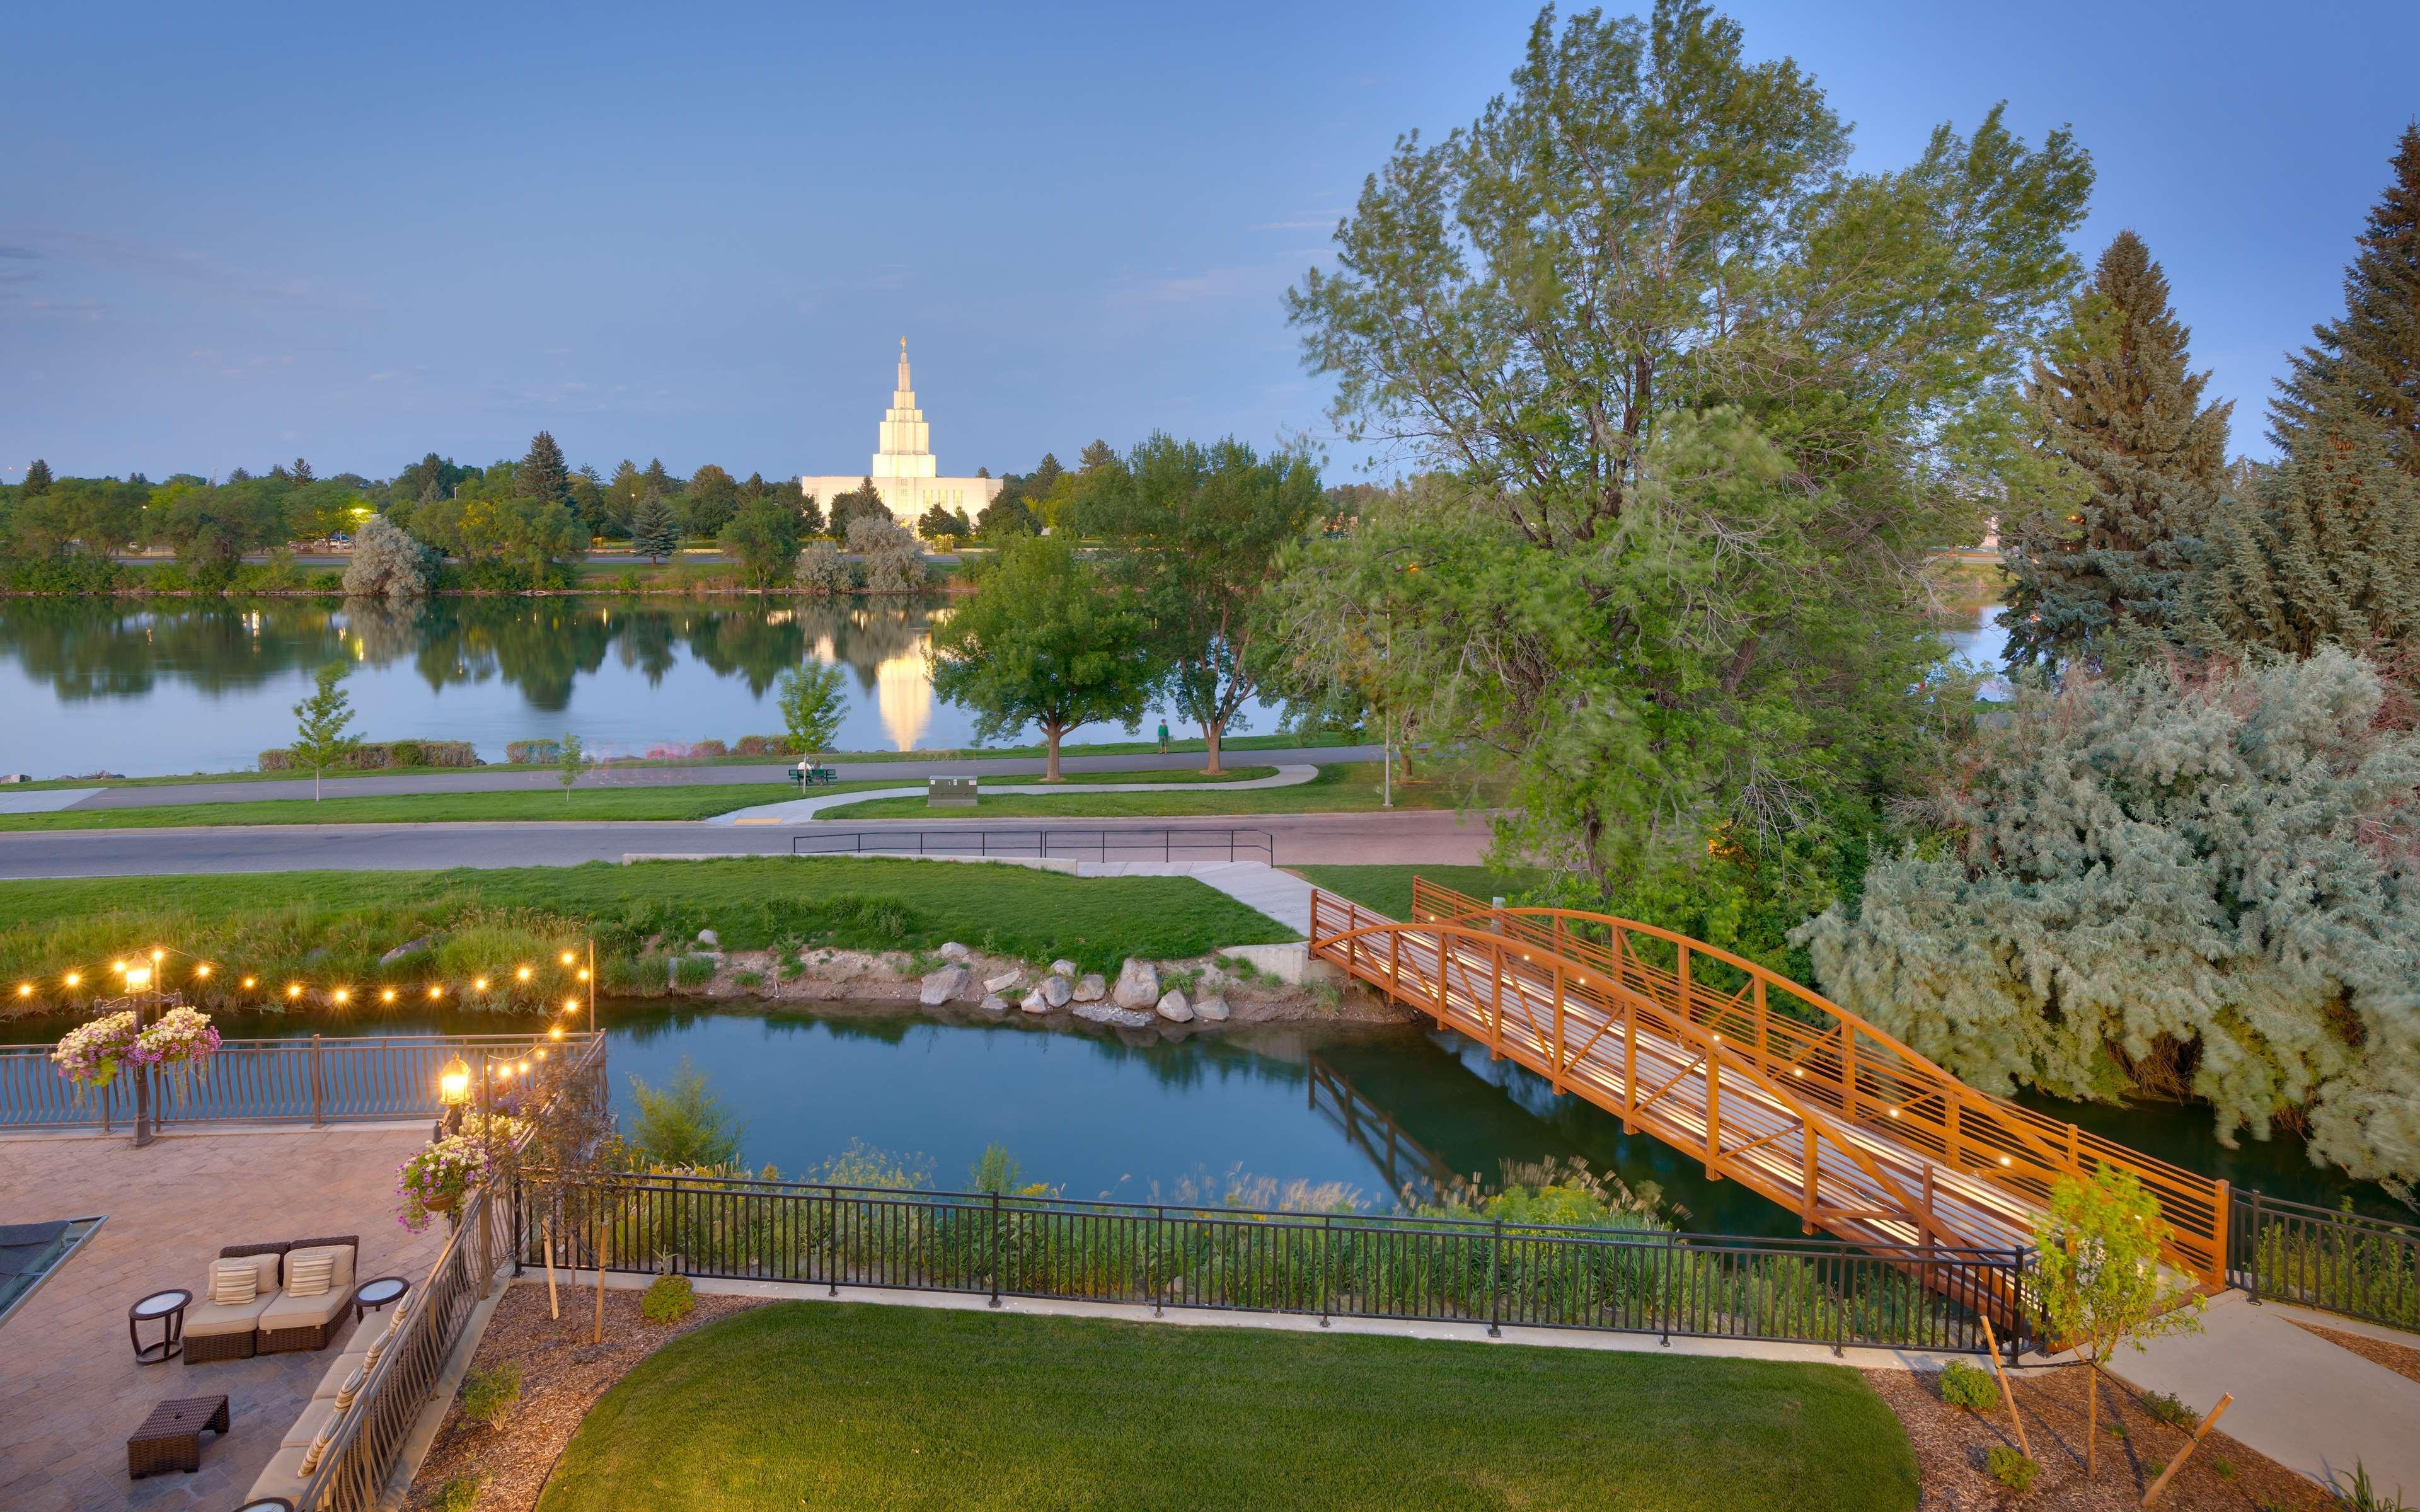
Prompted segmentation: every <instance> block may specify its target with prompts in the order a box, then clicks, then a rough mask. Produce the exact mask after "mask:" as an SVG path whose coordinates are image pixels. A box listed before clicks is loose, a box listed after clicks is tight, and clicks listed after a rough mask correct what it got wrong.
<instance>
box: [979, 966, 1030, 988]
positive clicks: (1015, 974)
mask: <svg viewBox="0 0 2420 1512" xmlns="http://www.w3.org/2000/svg"><path fill="white" fill-rule="evenodd" d="M1024 985H1025V973H1024V972H1022V971H1019V970H1016V969H1014V968H1012V969H1010V970H1007V971H1003V972H1001V974H1000V975H999V976H997V977H985V979H984V991H985V992H987V993H1005V992H1013V991H1015V990H1016V989H1017V988H1019V987H1022V986H1024Z"/></svg>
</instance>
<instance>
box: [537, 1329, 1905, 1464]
mask: <svg viewBox="0 0 2420 1512" xmlns="http://www.w3.org/2000/svg"><path fill="white" fill-rule="evenodd" d="M1915 1504H1916V1459H1915V1455H1914V1453H1913V1451H1912V1450H1911V1449H1910V1447H1909V1445H1908V1442H1907V1436H1906V1434H1905V1433H1904V1432H1903V1431H1902V1430H1901V1429H1900V1425H1899V1421H1898V1419H1897V1418H1895V1417H1894V1416H1893V1415H1892V1413H1891V1411H1890V1409H1889V1407H1888V1406H1886V1405H1885V1403H1884V1402H1883V1400H1882V1398H1881V1397H1879V1396H1876V1395H1874V1393H1873V1391H1872V1390H1871V1388H1869V1387H1868V1386H1867V1385H1866V1384H1865V1382H1864V1381H1861V1380H1860V1379H1859V1378H1858V1376H1857V1373H1856V1372H1855V1371H1854V1370H1850V1369H1846V1368H1844V1367H1841V1366H1838V1365H1780V1364H1770V1363H1765V1362H1761V1361H1729V1360H1722V1361H1717V1360H1702V1359H1689V1358H1681V1359H1674V1358H1670V1357H1668V1356H1659V1355H1654V1354H1616V1353H1600V1352H1597V1351H1593V1350H1551V1349H1538V1348H1525V1347H1522V1346H1517V1345H1488V1344H1476V1343H1439V1342H1431V1341H1423V1340H1414V1339H1401V1338H1377V1337H1367V1336H1356V1335H1303V1334H1279V1333H1270V1332H1264V1331H1259V1330H1244V1329H1228V1328H1182V1327H1175V1326H1171V1325H1168V1324H1159V1325H1152V1324H1144V1323H1125V1322H1107V1321H1099V1320H1094V1319H1048V1318H1030V1317H1022V1318H1021V1317H1015V1316H1003V1315H998V1314H992V1313H988V1312H944V1311H940V1310H938V1309H926V1308H915V1307H879V1306H870V1305H864V1304H829V1303H779V1304H772V1305H769V1306H766V1307H762V1308H758V1309H755V1310H753V1311H751V1312H747V1313H743V1314H741V1315H739V1316H737V1317H736V1318H731V1319H725V1320H723V1321H721V1322H719V1323H714V1324H710V1325H708V1326H706V1327H705V1328H702V1329H700V1330H698V1331H697V1332H696V1333H694V1334H691V1335H688V1336H687V1337H684V1338H680V1339H676V1340H675V1341H674V1342H673V1343H671V1344H669V1345H667V1346H665V1347H664V1349H662V1350H660V1351H659V1352H658V1353H656V1354H654V1355H653V1356H651V1357H649V1358H648V1359H646V1360H645V1361H644V1362H642V1363H641V1364H640V1365H639V1366H638V1367H637V1368H636V1369H634V1370H632V1371H631V1372H630V1374H629V1375H628V1376H627V1377H625V1378H624V1379H623V1380H622V1381H620V1382H619V1383H618V1384H616V1385H615V1386H614V1387H613V1389H612V1390H611V1391H609V1392H607V1393H606V1395H605V1396H604V1397H603V1398H602V1399H601V1400H600V1401H598V1402H597V1406H596V1407H595V1408H594V1409H593V1410H592V1411H591V1412H589V1414H588V1417H587V1420H586V1421H585V1422H584V1423H583V1424H582V1426H581V1428H580V1431H579V1433H578V1434H577V1435H576V1436H575V1437H574V1438H573V1439H572V1441H571V1443H570V1445H569V1446H568V1447H567V1448H566V1450H565V1451H564V1455H563V1458H561V1459H560V1460H559V1461H557V1463H556V1465H555V1468H554V1472H553V1473H552V1475H551V1478H550V1479H549V1480H548V1482H547V1486H546V1489H545V1491H544V1492H543V1494H542V1495H541V1496H540V1497H539V1500H538V1512H608V1509H619V1508H625V1507H647V1508H650V1509H651V1512H690V1509H697V1512H704V1509H706V1508H714V1509H717V1512H724V1509H728V1512H751V1509H760V1508H761V1509H767V1512H769V1509H772V1508H776V1507H779V1508H785V1509H792V1508H799V1507H835V1508H837V1507H846V1508H886V1509H887V1508H897V1509H909V1508H913V1509H919V1512H922V1509H928V1508H929V1509H932V1512H943V1509H947V1512H972V1509H989V1508H1002V1509H1005V1508H1046V1507H1047V1508H1051V1509H1054V1512H1056V1509H1068V1512H1075V1509H1087V1512H1089V1509H1100V1512H1129V1509H1134V1512H1147V1509H1158V1508H1165V1509H1170V1512H1175V1509H1180V1508H1181V1509H1187V1512H1191V1509H1195V1508H1218V1509H1221V1512H1229V1509H1238V1508H1261V1507H1267V1508H1278V1507H1286V1508H1292V1507H1318V1508H1323V1509H1368V1512H1408V1509H1414V1508H1417V1509H1419V1512H1450V1509H1460V1508H1473V1509H1477V1508H1513V1507H1537V1508H1549V1507H1551V1508H1575V1507H1591V1508H1597V1507H1602V1508H1637V1509H1642V1512H1644V1509H1649V1508H1652V1509H1655V1512H1696V1509H1704V1512H1758V1509H1763V1508H1772V1509H1781V1508H1788V1509H1792V1512H1825V1509H1838V1512H1894V1509H1898V1508H1906V1507H1913V1506H1914V1505H1915Z"/></svg>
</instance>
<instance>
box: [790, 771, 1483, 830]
mask: <svg viewBox="0 0 2420 1512" xmlns="http://www.w3.org/2000/svg"><path fill="white" fill-rule="evenodd" d="M1264 770H1265V769H1264ZM997 780H999V781H1000V782H1002V783H1010V782H1014V783H1017V784H1020V785H1025V784H1031V783H1032V782H1034V781H1036V780H1037V779H1034V778H1030V777H1021V778H1001V779H997ZM1084 780H1086V781H1089V782H1104V781H1128V782H1156V781H1162V780H1165V778H1164V777H1163V775H1162V774H1159V773H1153V774H1151V775H1149V776H1136V775H1125V776H1122V777H1109V776H1105V775H1102V774H1099V773H1088V774H1086V776H1085V779H1084ZM1180 780H1181V779H1180ZM1382 796H1383V793H1382V791H1381V789H1380V786H1379V779H1378V764H1377V763H1375V762H1358V763H1332V764H1327V765H1325V766H1322V767H1321V768H1320V769H1319V775H1318V776H1317V777H1315V778H1313V779H1311V780H1310V781H1308V782H1304V783H1301V784H1299V785H1298V786H1295V787H1287V788H1254V789H1251V790H1249V791H1247V792H1243V793H1220V792H1218V791H1217V790H1216V789H1215V787H1208V786H1205V788H1204V790H1203V791H1202V792H1200V793H1082V792H1068V793H1048V794H1024V793H1019V794H1009V795H999V796H994V795H989V794H985V795H984V799H983V807H982V809H981V810H980V815H979V816H980V817H982V818H986V819H1140V818H1156V817H1163V816H1165V817H1179V816H1184V815H1188V814H1259V813H1366V812H1368V811H1370V810H1374V809H1376V808H1378V807H1379V800H1380V798H1381V797H1382ZM1394 798H1395V807H1396V808H1398V809H1450V808H1452V807H1453V806H1454V798H1455V794H1454V791H1453V790H1452V788H1450V786H1448V785H1447V784H1446V783H1443V782H1404V781H1402V780H1398V781H1397V782H1396V783H1395V791H1394ZM925 814H926V810H925V807H924V800H923V798H869V799H867V800H866V801H865V802H863V803H852V804H847V805H845V806H844V807H841V808H837V809H827V810H824V811H823V812H822V813H820V814H817V815H816V816H815V817H816V818H817V819H818V820H819V821H824V822H830V821H832V820H841V821H849V820H861V819H913V818H919V817H923V816H924V815H925ZM958 817H961V818H964V817H967V816H966V815H964V814H961V815H959V816H958Z"/></svg>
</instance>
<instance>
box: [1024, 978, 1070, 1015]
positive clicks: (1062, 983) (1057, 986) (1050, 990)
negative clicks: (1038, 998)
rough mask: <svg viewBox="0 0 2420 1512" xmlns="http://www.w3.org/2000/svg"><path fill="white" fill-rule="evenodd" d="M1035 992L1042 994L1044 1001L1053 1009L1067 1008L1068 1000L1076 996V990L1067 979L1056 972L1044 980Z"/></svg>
mask: <svg viewBox="0 0 2420 1512" xmlns="http://www.w3.org/2000/svg"><path fill="white" fill-rule="evenodd" d="M1033 990H1034V991H1035V992H1038V993H1040V994H1041V995H1042V1000H1043V1001H1044V1002H1046V1003H1048V1004H1049V1005H1050V1006H1051V1007H1052V1008H1065V1007H1066V1006H1067V999H1068V998H1070V997H1073V996H1075V995H1076V989H1075V988H1073V987H1071V986H1069V985H1068V984H1067V979H1066V978H1064V977H1063V976H1061V975H1060V974H1059V973H1057V972H1055V971H1054V972H1052V973H1051V974H1050V975H1048V976H1047V977H1045V978H1043V979H1042V985H1041V986H1039V987H1036V988H1035V989H1033Z"/></svg>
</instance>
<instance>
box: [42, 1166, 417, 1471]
mask: <svg viewBox="0 0 2420 1512" xmlns="http://www.w3.org/2000/svg"><path fill="white" fill-rule="evenodd" d="M426 1138H427V1125H426V1124H415V1125H413V1126H412V1127H411V1128H409V1129H392V1128H390V1129H321V1130H308V1129H303V1130H292V1131H285V1130H277V1131H264V1132H259V1133H233V1132H227V1133H209V1134H182V1133H178V1134H165V1135H163V1136H162V1137H161V1139H160V1140H159V1142H158V1143H156V1144H154V1145H153V1146H152V1147H151V1148H150V1149H135V1148H134V1147H133V1142H132V1140H131V1139H128V1138H124V1137H119V1138H84V1137H73V1138H62V1137H59V1136H56V1135H50V1136H39V1137H33V1138H7V1139H0V1173H5V1175H0V1223H27V1222H34V1221H37V1220H40V1219H47V1218H72V1217H85V1216H88V1215H91V1214H95V1213H105V1214H107V1215H108V1220H109V1221H108V1222H106V1223H104V1224H102V1225H101V1228H100V1229H99V1231H97V1232H96V1233H95V1234H94V1235H93V1236H92V1238H91V1240H90V1241H88V1242H86V1243H85V1246H84V1248H83V1249H82V1250H80V1251H78V1252H77V1253H76V1254H75V1255H73V1256H71V1257H70V1258H69V1260H68V1262H67V1263H66V1264H65V1265H63V1266H61V1267H60V1268H59V1269H58V1271H57V1272H56V1273H54V1274H53V1275H52V1276H51V1278H50V1279H49V1280H48V1281H47V1282H45V1283H44V1284H43V1286H42V1288H41V1289H40V1290H39V1291H37V1292H35V1293H34V1295H33V1297H32V1298H31V1299H29V1300H28V1301H27V1302H26V1303H25V1304H24V1305H23V1306H22V1307H20V1308H18V1309H17V1312H16V1314H15V1315H14V1316H13V1317H11V1318H10V1319H8V1323H7V1324H6V1325H0V1507H6V1508H7V1509H8V1512H102V1509H107V1508H115V1507H145V1508H151V1507H178V1508H185V1507H191V1508H194V1509H195V1512H225V1509H227V1508H230V1507H233V1506H236V1505H238V1504H240V1503H241V1502H242V1500H243V1493H244V1492H246V1491H248V1490H250V1489H252V1483H253V1480H254V1478H255V1477H256V1476H257V1475H258V1474H259V1473H260V1471H261V1467H263V1466H264V1465H266V1464H268V1463H269V1461H270V1460H271V1458H274V1457H275V1455H276V1453H277V1444H278V1441H279V1440H280V1439H282V1438H284V1437H285V1435H286V1432H287V1429H288V1428H290V1427H293V1426H294V1420H295V1419H296V1418H297V1417H299V1416H301V1415H302V1408H303V1406H304V1404H306V1403H307V1402H308V1401H309V1400H310V1398H311V1392H312V1390H313V1389H314V1388H315V1387H317V1386H318V1383H319V1378H320V1377H321V1376H322V1375H324V1374H325V1373H326V1372H327V1368H328V1363H329V1361H331V1360H333V1359H334V1358H335V1355H336V1353H337V1351H339V1350H342V1348H343V1347H344V1345H343V1341H344V1339H345V1338H346V1337H347V1336H348V1335H346V1334H343V1333H340V1334H339V1335H337V1337H336V1339H335V1340H334V1341H332V1342H331V1343H330V1345H329V1346H328V1348H327V1349H326V1350H318V1351H311V1350H297V1351H294V1352H291V1353H287V1354H270V1355H262V1356H259V1357H257V1358H255V1359H251V1360H224V1361H214V1362H211V1363H209V1364H207V1365H191V1366H189V1365H186V1363H185V1362H184V1361H183V1360H173V1361H170V1362H168V1363H167V1364H165V1365H137V1364H136V1363H135V1362H134V1358H133V1354H132V1350H131V1349H130V1347H129V1346H128V1344H127V1342H126V1307H127V1304H129V1303H132V1301H134V1299H136V1298H137V1297H140V1296H143V1295H144V1294H146V1293H147V1292H151V1291H157V1290H159V1289H161V1288H163V1287H182V1288H185V1289H186V1290H188V1291H192V1292H194V1293H196V1294H199V1293H200V1292H201V1290H202V1289H203V1279H204V1274H205V1268H206V1267H207V1265H208V1263H209V1260H210V1258H211V1257H215V1256H216V1255H217V1254H218V1252H219V1249H220V1247H221V1246H222V1245H226V1244H235V1243H243V1242H254V1241H261V1240H278V1239H305V1238H311V1237H314V1236H318V1235H322V1234H359V1235H360V1236H361V1239H362V1249H361V1266H362V1270H361V1274H362V1276H363V1278H365V1279H366V1278H368V1277H370V1276H375V1275H406V1276H410V1277H411V1278H412V1279H413V1281H414V1282H415V1284H416V1283H417V1282H418V1281H419V1280H420V1279H421V1278H422V1277H424V1276H426V1275H427V1273H428V1268H429V1267H430V1266H431V1265H433V1264H435V1263H436V1260H437V1254H438V1251H439V1250H440V1249H441V1248H442V1246H443V1244H444V1240H445V1229H444V1226H443V1225H442V1224H439V1225H436V1226H434V1227H431V1228H430V1229H429V1231H428V1232H427V1233H426V1234H419V1235H413V1234H408V1233H406V1232H404V1230H403V1229H402V1228H400V1227H397V1226H396V1221H395V1212H396V1197H395V1168H396V1165H398V1164H400V1163H401V1162H402V1160H403V1159H404V1157H406V1156H407V1155H409V1154H411V1151H412V1150H414V1149H418V1148H419V1147H420V1145H421V1143H422V1142H423V1141H424V1140H425V1139H426ZM347 1327H348V1329H349V1327H350V1323H349V1322H348V1324H347ZM219 1395H225V1396H226V1398H227V1406H228V1410H229V1413H230V1422H229V1425H228V1432H227V1433H226V1435H225V1437H224V1438H213V1437H209V1436H205V1437H204V1439H203V1441H202V1468H201V1471H200V1472H199V1473H196V1474H191V1475H184V1474H170V1475H151V1476H147V1477H146V1478H144V1479H142V1480H139V1481H137V1480H129V1479H127V1476H126V1436H127V1435H128V1434H129V1433H132V1432H133V1431H134V1429H135V1428H136V1427H139V1426H140V1425H141V1424H142V1422H143V1419H144V1416H145V1415H146V1414H147V1413H148V1412H150V1411H151V1409H152V1408H153V1407H155V1406H157V1405H158V1404H159V1403H161V1402H163V1401H166V1400H168V1399H169V1398H171V1397H176V1396H219Z"/></svg>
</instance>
